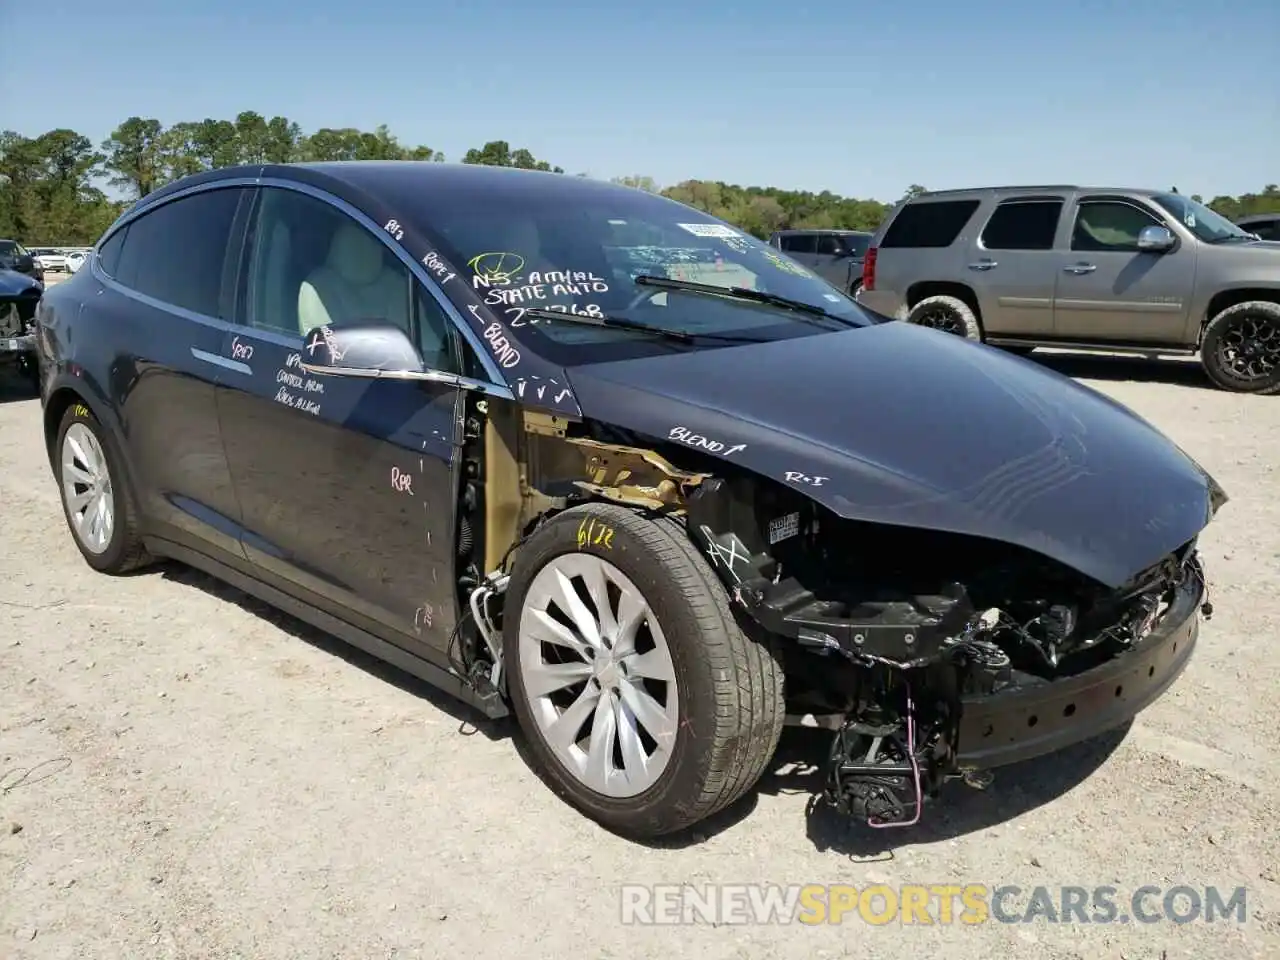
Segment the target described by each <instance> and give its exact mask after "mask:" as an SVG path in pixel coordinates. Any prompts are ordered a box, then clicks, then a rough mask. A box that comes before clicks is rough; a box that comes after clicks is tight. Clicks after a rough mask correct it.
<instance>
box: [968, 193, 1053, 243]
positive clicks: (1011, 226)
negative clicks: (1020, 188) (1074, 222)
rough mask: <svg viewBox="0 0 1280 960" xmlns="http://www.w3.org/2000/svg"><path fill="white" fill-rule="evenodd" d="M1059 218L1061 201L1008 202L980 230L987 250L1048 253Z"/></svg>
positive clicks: (997, 208) (999, 207)
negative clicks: (1042, 251) (1039, 251)
mask: <svg viewBox="0 0 1280 960" xmlns="http://www.w3.org/2000/svg"><path fill="white" fill-rule="evenodd" d="M1061 214H1062V201H1061V200H1009V201H1006V202H1004V203H1002V204H1000V205H999V206H998V207H996V209H995V212H994V213H992V214H991V219H990V220H988V221H987V225H986V226H985V227H983V229H982V245H983V246H984V247H986V248H987V249H988V250H1052V249H1053V238H1054V235H1055V234H1056V233H1057V232H1058V218H1059V216H1060V215H1061Z"/></svg>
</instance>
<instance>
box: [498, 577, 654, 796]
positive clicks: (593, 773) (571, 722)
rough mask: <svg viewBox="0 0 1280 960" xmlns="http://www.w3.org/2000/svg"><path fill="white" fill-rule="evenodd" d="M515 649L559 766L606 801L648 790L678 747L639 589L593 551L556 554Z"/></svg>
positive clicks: (535, 585)
mask: <svg viewBox="0 0 1280 960" xmlns="http://www.w3.org/2000/svg"><path fill="white" fill-rule="evenodd" d="M517 642H518V644H519V657H520V678H521V682H522V684H523V686H524V690H525V694H526V696H527V697H528V701H529V708H530V711H531V712H532V714H533V717H534V721H535V722H536V723H537V725H538V730H539V732H540V733H541V734H542V737H543V739H545V741H546V743H547V745H548V746H549V747H550V748H551V751H552V753H554V754H555V755H556V758H557V759H558V760H559V761H560V762H561V763H562V764H563V765H564V767H565V769H567V770H569V771H570V772H571V773H572V774H573V775H574V776H575V777H577V778H578V780H579V781H580V782H581V783H582V784H583V785H584V786H586V787H588V788H589V789H591V790H593V791H595V792H596V793H599V794H601V795H603V796H606V797H612V798H617V799H621V798H625V797H634V796H636V795H637V794H640V793H643V792H644V791H645V790H647V789H649V788H650V787H651V786H653V784H654V783H656V782H657V780H658V778H659V777H660V776H662V772H663V771H664V770H665V769H666V768H667V764H668V763H669V762H670V760H671V752H672V750H673V748H674V746H675V735H676V729H677V724H678V722H679V691H678V689H677V687H676V678H675V667H674V666H673V664H672V662H671V651H670V649H669V648H668V646H667V640H666V637H665V636H664V635H663V633H662V627H661V626H660V625H659V624H658V619H657V617H655V616H654V614H653V611H652V610H650V609H649V605H648V603H647V602H646V601H645V599H644V596H643V595H642V594H641V593H640V591H639V589H638V588H637V587H636V585H635V584H634V583H632V582H631V581H630V580H629V579H628V578H627V576H626V575H625V574H624V573H623V572H622V571H621V570H619V569H618V568H617V567H615V566H614V565H613V564H611V563H609V562H608V561H607V560H604V559H602V558H600V557H597V556H594V555H592V554H586V553H567V554H562V555H561V556H558V557H555V558H554V559H552V560H551V561H550V562H549V563H548V564H547V565H546V566H545V567H543V568H542V569H541V570H539V571H538V574H537V576H535V577H534V578H533V582H532V583H531V584H530V585H529V590H528V593H527V594H526V597H525V603H524V609H523V611H521V614H520V630H519V637H518V641H517Z"/></svg>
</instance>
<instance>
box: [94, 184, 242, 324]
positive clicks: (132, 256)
mask: <svg viewBox="0 0 1280 960" xmlns="http://www.w3.org/2000/svg"><path fill="white" fill-rule="evenodd" d="M242 194H243V190H241V189H240V188H238V187H224V188H222V189H217V190H205V191H203V192H201V193H195V194H191V195H190V196H186V197H181V198H179V199H177V200H169V201H166V202H163V203H161V204H160V205H159V206H158V207H156V208H155V209H154V210H150V211H148V212H147V213H144V214H142V215H141V216H140V217H138V218H137V219H135V220H132V221H130V223H129V225H128V227H127V230H126V231H120V232H118V233H117V234H115V235H114V236H113V237H112V239H111V240H109V241H108V244H107V245H108V246H110V245H111V244H112V243H114V242H115V237H121V241H120V244H121V245H120V247H119V248H118V251H116V252H115V253H114V258H115V262H114V263H112V262H109V261H108V262H104V264H103V267H104V269H105V270H106V271H107V274H108V275H109V276H111V277H114V278H115V279H116V280H118V281H119V282H120V283H122V284H123V285H124V286H126V287H128V288H130V289H131V290H136V291H137V292H138V293H142V294H145V295H146V296H148V297H153V298H154V299H156V300H159V301H160V302H162V303H167V304H170V305H171V306H175V307H181V308H183V309H184V310H190V311H192V312H193V313H198V314H201V315H203V316H207V317H220V318H221V317H224V314H226V313H227V312H228V311H227V310H225V309H223V305H222V303H221V294H222V289H223V273H224V270H225V267H226V263H227V248H228V246H229V244H230V240H231V226H232V223H233V221H234V220H235V216H236V209H237V207H238V206H239V203H240V197H241V195H242Z"/></svg>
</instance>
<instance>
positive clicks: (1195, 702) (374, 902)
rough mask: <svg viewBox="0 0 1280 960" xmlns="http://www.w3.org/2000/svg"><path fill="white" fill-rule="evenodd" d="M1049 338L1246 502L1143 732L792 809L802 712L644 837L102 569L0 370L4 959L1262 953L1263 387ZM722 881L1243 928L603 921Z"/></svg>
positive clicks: (355, 678) (356, 670)
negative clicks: (908, 809) (1225, 896)
mask: <svg viewBox="0 0 1280 960" xmlns="http://www.w3.org/2000/svg"><path fill="white" fill-rule="evenodd" d="M1046 362H1050V363H1053V364H1054V365H1056V366H1057V367H1058V368H1059V369H1063V370H1065V371H1067V372H1070V373H1072V374H1073V375H1077V376H1081V377H1083V378H1085V379H1086V382H1088V383H1090V384H1091V385H1094V386H1098V387H1100V388H1101V389H1103V390H1105V391H1107V392H1108V393H1110V394H1112V395H1114V396H1115V397H1117V398H1118V399H1119V400H1121V401H1122V402H1124V403H1126V404H1129V405H1130V406H1132V407H1134V408H1135V409H1136V410H1137V411H1138V412H1139V413H1141V414H1142V415H1144V416H1146V417H1148V418H1149V419H1151V420H1152V421H1153V422H1154V423H1156V424H1157V425H1158V426H1160V427H1161V428H1162V429H1164V430H1166V431H1168V432H1169V433H1170V434H1171V435H1172V436H1173V438H1174V439H1175V440H1176V441H1177V442H1178V443H1179V444H1181V445H1182V446H1183V447H1184V449H1186V450H1187V451H1188V452H1190V453H1191V454H1192V455H1193V456H1196V457H1197V458H1199V459H1200V460H1201V461H1202V462H1203V463H1204V464H1205V465H1206V466H1207V467H1209V468H1210V469H1211V470H1212V471H1214V472H1215V474H1216V476H1217V477H1218V479H1219V480H1220V482H1222V484H1223V485H1224V486H1225V487H1226V488H1227V490H1228V492H1229V493H1230V494H1231V496H1232V501H1231V503H1229V504H1228V505H1227V506H1226V507H1225V508H1224V510H1223V512H1222V513H1221V514H1220V515H1219V517H1218V519H1217V521H1216V522H1215V523H1214V524H1213V525H1212V527H1211V528H1210V531H1209V533H1208V534H1207V535H1206V537H1205V538H1204V541H1203V546H1204V554H1205V557H1206V561H1207V563H1208V571H1209V574H1210V579H1211V582H1212V591H1213V592H1212V598H1213V601H1214V605H1215V607H1216V615H1215V616H1214V618H1213V619H1212V620H1211V621H1210V622H1209V623H1207V624H1206V625H1205V626H1204V628H1203V630H1202V634H1201V636H1202V641H1201V646H1200V648H1199V650H1198V651H1197V653H1196V656H1195V658H1194V659H1193V662H1192V664H1191V666H1190V668H1189V670H1188V672H1187V673H1186V674H1185V675H1184V676H1183V678H1182V679H1181V680H1180V681H1179V682H1178V683H1177V684H1176V686H1175V687H1174V688H1173V689H1172V690H1171V691H1170V692H1169V693H1168V694H1166V696H1165V697H1164V698H1163V699H1161V700H1160V701H1159V702H1158V703H1156V704H1155V705H1154V706H1153V707H1152V708H1151V709H1149V710H1148V711H1147V712H1145V713H1144V714H1142V715H1141V716H1140V718H1139V720H1138V721H1137V722H1136V723H1135V724H1133V726H1132V727H1131V728H1130V729H1129V730H1127V731H1121V732H1120V733H1118V734H1117V735H1115V736H1113V737H1109V738H1106V739H1104V740H1103V741H1101V742H1096V743H1091V744H1088V745H1084V746H1082V747H1080V748H1077V749H1073V750H1070V751H1067V752H1066V753H1065V754H1062V755H1059V756H1057V757H1054V758H1052V759H1050V760H1047V761H1039V762H1032V763H1029V764H1025V765H1022V766H1020V767H1018V768H1015V769H1012V770H1009V771H1006V772H1004V773H1002V774H1001V775H1000V776H998V777H997V779H996V781H995V783H994V784H993V785H992V787H991V788H990V789H989V790H987V791H986V792H978V791H976V790H972V789H970V788H967V787H963V786H956V787H955V789H953V790H951V791H950V801H951V802H950V804H949V805H948V806H947V807H946V808H945V809H943V808H940V807H934V808H933V809H932V811H931V815H929V816H928V817H927V819H926V822H925V824H924V825H922V826H921V827H919V828H917V829H916V830H914V831H913V832H906V831H902V832H896V831H862V832H860V833H850V832H847V831H844V830H842V829H840V828H838V827H837V826H836V825H833V824H831V823H830V822H828V821H827V820H826V819H824V818H822V817H820V816H818V817H810V816H807V815H806V807H805V802H806V799H807V797H808V792H809V790H810V789H811V788H812V787H813V785H814V779H813V776H812V773H811V772H810V770H809V769H808V768H806V766H805V764H806V763H813V762H815V761H817V760H819V759H820V757H821V753H822V751H823V750H824V748H825V745H826V740H825V737H824V736H811V735H809V732H807V731H790V732H789V733H788V734H787V736H786V737H785V738H784V741H783V745H782V747H781V749H780V752H779V756H778V760H777V765H776V769H775V771H774V772H773V773H770V774H768V775H767V776H766V778H765V780H764V782H763V783H762V785H761V789H760V791H759V794H758V796H753V797H750V798H748V799H747V800H746V801H744V802H743V803H742V804H740V805H739V806H738V807H737V808H736V809H734V810H732V811H730V812H729V813H728V814H727V815H725V816H723V817H722V818H720V819H719V820H717V821H716V822H714V823H713V824H710V825H708V828H707V830H705V831H704V832H703V833H702V834H701V835H700V836H699V837H698V838H696V840H697V841H698V842H693V841H685V842H683V843H680V844H666V845H661V846H655V847H645V846H640V845H635V844H631V843H627V842H625V841H622V840H619V839H616V838H614V837H612V836H611V835H609V834H607V833H605V832H603V831H601V830H600V829H599V828H597V827H596V826H594V825H593V824H591V823H589V822H588V821H586V820H584V819H583V818H581V817H580V816H578V815H577V814H576V813H574V812H573V811H572V810H571V809H569V808H568V807H567V806H565V805H564V804H562V803H561V802H560V801H558V800H557V799H556V798H555V797H554V796H553V795H552V794H551V793H550V792H549V791H548V790H547V789H546V788H545V787H544V786H543V785H542V784H541V782H540V781H539V780H538V779H537V778H536V777H535V776H534V775H533V774H532V773H530V772H529V770H528V768H527V767H526V766H525V764H524V762H523V760H522V759H521V756H520V753H519V743H518V738H513V736H512V731H511V729H510V728H509V727H508V726H506V725H496V726H489V725H485V724H484V723H481V725H480V727H479V729H478V730H477V728H476V727H475V723H476V718H475V717H474V716H472V715H470V714H469V713H467V712H466V711H465V709H464V708H461V707H459V706H457V705H455V704H454V703H452V702H451V701H449V700H447V699H446V698H444V697H441V696H438V695H436V694H434V693H432V692H431V691H430V690H428V689H426V688H424V687H423V686H422V685H420V684H417V683H415V682H414V681H411V680H409V679H408V678H406V677H404V676H403V675H401V674H398V673H396V672H395V671H392V670H390V669H387V668H383V667H381V666H379V665H378V664H376V663H374V662H372V661H370V660H368V659H366V658H364V657H362V656H360V655H358V654H356V653H354V652H352V651H349V650H348V649H346V648H345V647H343V646H342V645H341V644H339V643H338V642H336V641H333V640H331V639H328V638H326V637H325V636H323V635H321V634H319V633H317V632H316V631H314V630H311V629H310V628H308V627H305V626H303V625H301V624H299V623H298V622H297V621H294V620H292V619H290V618H288V617H285V616H283V615H280V614H277V613H275V612H273V611H271V610H270V609H268V608H265V607H263V606H262V605H260V604H258V603H256V602H255V601H252V600H249V599H248V598H245V597H244V596H243V595H240V594H238V593H237V592H236V591H234V590H231V589H229V588H225V587H222V586H220V585H218V584H216V583H214V582H211V581H210V580H208V579H207V578H206V577H204V576H202V575H198V574H195V573H194V572H191V571H189V570H184V569H182V568H177V567H173V568H161V569H159V570H153V571H149V572H147V573H145V574H143V575H140V576H135V577H131V578H124V579H111V578H107V577H102V576H98V575H96V574H94V573H93V572H92V571H91V570H90V569H89V568H88V567H87V566H86V565H85V564H84V562H83V561H82V560H81V558H80V556H79V554H78V553H77V552H76V549H75V547H74V545H73V544H72V540H71V536H70V534H69V533H68V531H67V529H66V527H65V524H64V521H63V518H62V515H61V510H60V507H59V503H58V496H57V491H56V488H55V485H54V483H53V481H52V478H51V476H50V472H49V467H48V463H47V460H46V458H45V453H44V451H43V449H42V447H41V439H40V429H39V405H38V402H37V401H36V400H32V399H28V398H26V395H25V394H23V393H22V392H21V389H20V387H19V386H18V385H16V384H11V383H8V382H5V383H4V384H3V385H0V493H2V495H3V504H4V511H3V519H4V527H3V532H2V533H0V542H2V543H3V544H4V549H3V550H2V551H0V624H2V625H3V627H2V628H0V773H3V772H4V771H8V772H7V773H4V779H3V780H0V874H2V876H3V879H2V880H0V884H2V887H0V957H6V958H14V960H20V958H41V960H53V958H76V960H89V958H95V960H96V958H112V960H115V958H128V960H135V958H151V957H157V958H159V957H184V958H232V957H243V958H253V960H276V958H286V957H306V958H321V957H324V958H329V957H334V958H338V957H340V958H384V957H387V958H390V957H396V958H408V957H433V956H445V955H451V956H459V957H461V956H472V957H489V956H494V957H498V956H504V957H505V956H511V955H512V954H513V952H514V951H517V950H518V955H519V956H521V957H548V958H557V960H564V958H570V957H584V958H596V957H618V958H621V957H626V958H638V957H654V958H659V957H661V958H667V957H671V956H677V955H679V956H683V955H690V956H697V957H698V958H699V960H728V958H755V957H759V958H765V957H768V958H791V957H794V958H797V960H800V958H803V960H814V958H821V957H841V956H875V957H878V958H888V960H893V958H908V957H910V958H916V957H920V956H943V955H945V956H949V957H955V958H961V960H964V958H975V960H976V958H980V957H1014V956H1017V957H1020V958H1028V960H1035V958H1046V960H1047V958H1055V960H1066V958H1086V957H1087V958H1093V957H1108V958H1114V957H1126V958H1130V960H1135V958H1173V957H1187V958H1195V960H1203V958H1204V957H1206V956H1210V955H1211V954H1215V953H1216V954H1217V955H1220V956H1224V957H1258V958H1262V957H1271V958H1274V957H1276V956H1280V831H1278V830H1277V828H1276V824H1277V822H1278V820H1280V804H1278V803H1277V800H1276V792H1277V787H1280V762H1278V761H1277V759H1276V753H1275V751H1274V749H1273V747H1274V741H1275V730H1276V729H1277V726H1280V667H1278V666H1277V663H1278V661H1280V658H1277V656H1276V639H1277V636H1278V635H1280V470H1278V469H1277V467H1276V460H1277V454H1278V452H1280V399H1274V398H1273V399H1253V398H1241V397H1236V396H1231V395H1229V394H1226V393H1221V392H1218V391H1215V390H1212V389H1209V388H1208V387H1207V386H1206V385H1205V383H1204V380H1203V378H1202V377H1201V376H1200V374H1199V372H1198V370H1197V369H1196V368H1195V367H1194V366H1191V365H1187V366H1181V365H1171V366H1165V367H1153V366H1150V365H1147V364H1143V363H1138V362H1132V361H1125V360H1119V359H1114V358H1096V359H1079V358H1066V357H1056V358H1051V359H1050V360H1048V361H1046ZM24 771H27V773H26V774H25V775H24ZM24 777H25V778H24ZM867 833H874V834H876V836H870V837H868V836H866V835H865V834H867ZM886 844H890V845H892V846H886ZM709 882H724V883H751V882H761V883H766V882H767V883H778V884H792V883H794V884H802V883H823V884H825V883H851V884H856V885H858V886H863V885H866V884H871V883H888V884H890V885H895V886H896V885H898V884H902V883H927V884H966V883H985V884H988V885H990V886H998V885H1003V884H1014V885H1019V886H1021V887H1023V888H1024V889H1025V890H1027V891H1030V889H1031V888H1033V887H1035V886H1037V885H1044V886H1048V887H1050V888H1053V889H1054V890H1055V892H1056V890H1057V888H1058V887H1060V886H1062V885H1078V886H1085V887H1093V886H1095V885H1111V886H1114V887H1116V888H1118V889H1119V891H1120V894H1119V896H1118V899H1119V900H1120V901H1121V903H1122V904H1123V903H1127V899H1126V898H1127V896H1128V894H1130V893H1132V892H1133V891H1134V890H1136V889H1137V888H1139V887H1141V886H1143V885H1153V886H1156V887H1159V888H1161V889H1162V890H1165V889H1168V888H1170V887H1173V886H1175V885H1178V884H1187V885H1190V886H1191V887H1194V888H1197V889H1200V890H1203V889H1204V888H1205V887H1206V886H1208V885H1216V886H1218V887H1220V888H1227V889H1228V891H1229V890H1230V889H1233V888H1235V887H1238V886H1243V887H1246V888H1247V891H1248V892H1247V903H1248V907H1247V910H1248V918H1247V920H1246V922H1245V923H1243V924H1238V923H1236V922H1234V921H1226V922H1224V921H1221V920H1219V921H1218V922H1217V923H1213V924H1208V923H1204V922H1203V921H1201V922H1192V923H1187V924H1181V925H1180V924H1175V923H1172V922H1168V921H1164V922H1159V923H1153V924H1139V923H1130V924H1127V925H1122V924H1103V925H1099V924H1080V923H1075V924H1071V925H1065V924H1060V925H1054V924H1051V923H1048V922H1045V921H1043V920H1039V921H1036V922H1033V923H1029V924H1008V923H997V922H989V923H986V924H983V925H979V926H962V925H959V924H950V925H947V924H935V925H932V926H919V925H916V926H903V925H900V924H899V923H898V922H896V921H895V922H893V923H890V924H888V925H885V926H873V925H869V924H867V923H865V922H863V921H862V920H859V919H857V918H856V916H851V917H849V918H847V919H846V921H845V922H844V923H843V924H840V925H823V926H814V927H810V926H799V925H792V926H783V925H776V924H775V925H750V926H747V925H741V926H740V925H730V926H723V925H722V926H719V927H714V928H713V927H712V926H710V925H706V924H699V925H695V926H688V927H680V928H676V927H661V926H642V927H637V926H624V925H622V923H621V919H620V917H621V896H620V893H619V885H620V884H623V883H644V884H679V883H690V884H703V883H709ZM1153 902H1155V903H1158V902H1159V897H1157V898H1155V900H1154V901H1153ZM944 951H945V952H944Z"/></svg>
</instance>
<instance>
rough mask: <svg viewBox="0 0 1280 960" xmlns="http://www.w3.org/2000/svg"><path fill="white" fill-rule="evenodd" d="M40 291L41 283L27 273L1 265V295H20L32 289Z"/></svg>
mask: <svg viewBox="0 0 1280 960" xmlns="http://www.w3.org/2000/svg"><path fill="white" fill-rule="evenodd" d="M33 290H34V291H36V292H39V291H40V283H39V281H37V280H35V279H34V278H32V277H29V276H27V275H26V274H25V273H18V271H16V270H9V269H7V268H5V267H0V297H20V296H22V295H23V294H25V293H29V292H30V291H33Z"/></svg>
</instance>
